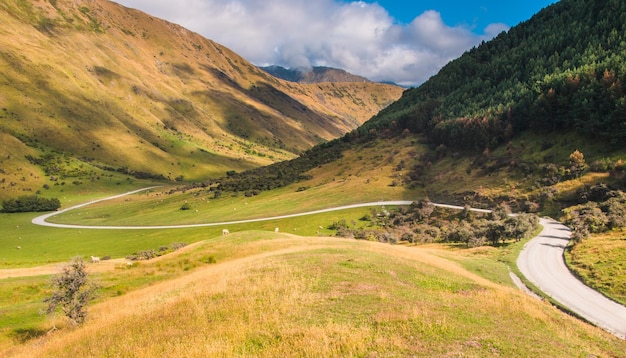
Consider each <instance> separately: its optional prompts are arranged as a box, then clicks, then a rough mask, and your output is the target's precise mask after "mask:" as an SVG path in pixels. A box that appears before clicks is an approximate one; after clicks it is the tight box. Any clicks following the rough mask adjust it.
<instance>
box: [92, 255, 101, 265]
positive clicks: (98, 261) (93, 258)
mask: <svg viewBox="0 0 626 358" xmlns="http://www.w3.org/2000/svg"><path fill="white" fill-rule="evenodd" d="M91 263H92V264H97V263H100V258H99V257H96V256H91Z"/></svg>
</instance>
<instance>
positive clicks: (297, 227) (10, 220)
mask: <svg viewBox="0 0 626 358" xmlns="http://www.w3.org/2000/svg"><path fill="white" fill-rule="evenodd" d="M368 212H369V209H367V208H362V209H353V210H346V211H341V212H331V213H324V214H316V215H311V216H302V217H295V218H289V219H279V220H269V221H263V222H258V223H247V224H236V225H228V226H226V225H220V226H215V227H200V228H185V229H148V230H96V229H61V228H49V227H42V226H36V225H32V224H31V223H30V221H31V220H32V218H33V217H34V216H36V215H37V214H33V213H22V214H0V226H1V227H3V228H5V229H3V235H2V238H0V243H1V245H0V268H15V267H28V266H37V265H42V264H47V263H54V262H62V261H67V260H69V259H70V258H71V257H73V256H83V257H89V256H90V255H94V256H111V257H113V258H117V257H125V256H127V255H129V254H131V253H133V252H137V251H140V250H146V249H156V248H158V247H160V246H162V245H169V244H171V243H172V242H185V243H187V244H190V243H193V242H197V241H202V240H205V239H206V238H208V237H214V236H217V235H221V231H222V229H224V228H228V229H229V230H230V232H231V233H235V232H238V231H248V230H261V231H274V228H276V227H278V228H279V230H280V231H281V232H286V233H292V234H297V235H306V236H314V235H332V234H334V232H333V231H332V230H329V229H328V226H330V225H331V224H332V223H333V222H335V221H338V220H339V219H340V218H341V219H346V220H348V221H351V220H358V219H359V218H360V217H362V216H363V215H365V214H366V213H368ZM319 226H322V227H323V228H322V229H320V228H319ZM18 247H20V249H18Z"/></svg>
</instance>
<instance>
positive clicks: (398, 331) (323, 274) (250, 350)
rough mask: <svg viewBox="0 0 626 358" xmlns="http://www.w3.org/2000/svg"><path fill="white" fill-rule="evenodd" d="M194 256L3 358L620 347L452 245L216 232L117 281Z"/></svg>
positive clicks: (563, 351) (609, 350)
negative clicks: (476, 267)
mask: <svg viewBox="0 0 626 358" xmlns="http://www.w3.org/2000/svg"><path fill="white" fill-rule="evenodd" d="M207 254H210V255H215V256H214V257H215V258H217V262H216V263H212V264H205V265H200V266H198V267H196V268H193V269H191V270H189V271H186V272H185V273H184V274H182V275H180V276H178V277H176V278H172V279H168V280H165V281H161V282H154V283H152V284H150V285H148V286H144V287H142V288H138V289H136V290H132V291H130V292H128V293H126V294H123V295H121V296H119V297H113V298H108V299H106V300H101V301H100V302H99V303H97V304H95V305H93V306H91V307H90V316H89V319H88V321H87V323H86V324H85V325H84V326H82V327H79V328H70V327H67V326H66V325H65V324H64V323H63V320H62V319H61V318H56V319H51V321H49V322H48V323H46V324H47V325H51V324H52V323H53V321H56V324H57V327H59V328H60V329H59V330H57V331H54V332H52V333H50V334H47V335H44V336H42V337H40V338H37V339H34V340H31V341H28V342H26V343H24V344H15V342H14V343H13V344H11V346H10V347H6V348H5V349H4V351H3V355H4V356H12V357H35V356H54V357H76V356H80V357H97V356H129V357H155V356H185V357H207V356H223V357H226V356H240V357H244V356H246V357H249V356H254V357H276V356H284V357H302V356H315V357H336V356H347V357H358V356H429V357H433V356H435V357H456V356H464V357H484V356H502V357H527V356H542V357H575V356H579V357H582V356H584V357H589V356H596V357H619V356H624V352H625V351H626V342H623V341H620V340H618V339H616V338H614V337H613V336H611V335H609V334H607V333H605V332H603V331H601V330H599V329H596V328H594V327H591V326H589V325H587V324H585V323H583V322H581V321H578V320H576V319H574V318H572V317H569V316H567V315H565V314H563V313H562V312H560V311H558V310H557V309H555V308H554V307H552V306H551V305H549V304H548V303H546V302H543V301H538V300H536V299H533V298H530V297H528V296H526V295H525V294H523V293H521V292H520V291H518V290H517V289H514V288H511V287H510V286H503V285H500V284H496V283H494V282H492V281H490V280H487V279H485V278H483V277H480V276H477V275H475V274H473V273H471V272H469V271H467V270H466V269H464V268H463V267H462V266H460V265H459V264H457V263H455V262H454V260H451V259H449V258H450V256H453V257H454V256H455V255H461V256H458V257H457V259H461V258H463V257H462V255H463V254H462V253H460V252H455V251H445V252H444V251H441V249H436V248H432V247H427V248H420V247H405V246H391V245H388V244H381V243H373V242H365V241H356V240H346V239H339V238H328V237H326V238H321V237H308V238H305V237H298V236H292V235H287V234H274V233H267V232H254V231H251V232H244V233H238V234H232V235H230V236H229V237H228V239H224V238H222V237H216V238H215V239H211V240H208V241H206V242H203V243H200V244H198V245H195V246H194V247H193V248H189V249H186V250H185V251H184V252H181V253H179V254H177V255H172V256H171V257H168V258H163V259H161V260H160V261H159V262H154V263H150V262H147V263H145V264H142V265H140V266H137V267H134V268H131V269H129V270H128V275H133V273H132V271H133V270H138V272H144V274H147V273H148V272H152V273H153V274H154V272H155V271H158V270H164V269H166V268H167V267H176V266H177V265H180V264H181V263H183V262H185V261H186V262H193V261H194V260H196V259H197V258H198V257H202V256H205V255H207ZM442 256H446V257H448V258H442ZM463 259H464V260H467V257H465V258H463ZM114 274H117V275H125V272H124V271H119V270H118V272H115V271H114ZM42 329H43V328H42Z"/></svg>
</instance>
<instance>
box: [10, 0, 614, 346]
mask: <svg viewBox="0 0 626 358" xmlns="http://www.w3.org/2000/svg"><path fill="white" fill-rule="evenodd" d="M600 3H602V4H601V5H602V6H599V5H598V4H600ZM598 4H592V3H590V2H585V1H580V0H561V1H559V2H556V3H555V4H554V5H552V6H550V7H548V8H546V9H544V10H542V11H541V12H539V13H538V14H537V15H535V16H534V17H533V18H531V19H529V20H528V21H526V22H522V23H520V24H519V25H518V26H515V27H513V28H511V29H510V30H508V31H505V32H502V33H501V34H499V35H497V36H496V37H494V39H493V40H490V41H487V42H483V43H481V44H480V45H478V46H476V47H474V48H472V49H470V50H468V51H467V52H465V53H464V54H463V55H462V56H460V57H459V58H457V59H455V60H452V61H450V62H449V63H448V64H447V65H445V66H444V67H443V68H442V69H441V70H440V71H439V72H438V73H437V74H436V75H434V76H432V77H431V78H430V79H429V80H428V81H426V82H424V83H423V84H422V85H420V86H418V87H416V88H408V89H405V88H400V87H398V86H395V85H389V84H381V83H373V82H370V81H368V80H366V79H364V78H362V77H359V76H356V75H352V74H350V73H347V72H345V71H343V70H339V69H333V68H327V67H323V66H321V67H313V68H312V70H311V72H307V73H304V72H302V73H296V72H297V71H296V72H293V71H291V72H290V70H286V69H284V68H280V67H278V66H272V67H271V68H270V69H273V70H276V71H279V72H281V73H283V72H288V73H284V75H285V76H286V78H287V79H285V80H283V79H279V78H276V77H273V76H272V75H270V74H269V73H267V72H265V71H263V70H262V68H261V67H257V66H255V65H253V64H252V63H250V62H248V61H247V60H246V59H244V58H243V57H241V56H239V55H238V54H236V53H234V52H233V51H231V50H229V49H228V48H226V47H224V46H222V45H220V44H218V43H216V42H214V41H211V40H209V39H205V38H203V37H202V36H200V35H199V34H197V33H194V32H191V31H189V30H187V29H184V28H182V27H180V26H178V25H176V24H172V23H169V22H167V21H164V20H161V19H158V18H155V17H153V16H150V15H148V14H145V13H142V12H140V11H137V10H133V9H129V8H125V7H123V6H120V5H118V4H116V3H114V2H110V1H105V0H89V1H71V0H33V1H22V0H7V1H5V2H3V3H1V4H0V31H1V32H2V34H3V35H2V36H0V45H1V46H0V48H1V50H0V90H1V91H0V204H1V205H2V209H3V211H2V212H0V244H1V245H0V356H7V357H38V356H42V357H44V356H45V357H47V356H55V357H70V356H72V357H77V356H79V357H82V356H126V355H129V354H130V355H136V356H189V357H206V356H255V357H276V356H372V357H374V356H446V357H450V356H470V357H474V356H475V357H483V356H505V357H521V356H523V357H527V356H540V357H543V356H550V357H571V356H589V357H591V356H593V357H623V356H624V352H626V341H625V340H624V339H623V338H624V337H623V335H622V333H621V331H620V332H616V331H618V330H619V329H621V328H619V329H615V328H614V326H613V328H609V331H610V332H606V331H604V330H603V329H601V328H598V327H596V325H598V326H600V327H604V328H606V325H604V324H601V323H600V322H597V321H595V320H594V318H589V317H587V316H585V314H584V313H580V310H579V308H580V307H576V308H571V310H570V309H568V308H567V307H566V306H567V305H568V304H569V303H568V302H564V301H567V299H569V298H570V297H569V296H577V295H578V294H576V293H570V294H566V295H565V296H568V297H566V298H567V299H565V300H564V299H563V298H562V297H559V295H558V294H556V295H555V294H554V292H552V291H551V290H550V288H548V287H544V286H545V285H546V284H545V283H544V282H543V281H541V280H537V276H541V275H542V273H543V271H542V270H544V271H546V270H552V269H551V268H543V269H540V270H539V272H537V269H538V268H540V267H543V266H540V264H538V263H537V261H535V260H536V259H537V257H536V256H538V255H539V254H537V255H535V254H533V255H534V257H533V258H529V257H528V256H529V255H530V254H529V252H531V251H532V252H536V250H539V251H541V254H548V255H549V254H550V253H552V254H554V250H551V249H555V250H556V249H558V250H559V251H558V253H557V254H556V255H555V256H558V257H557V258H562V257H565V259H564V260H565V261H564V262H561V261H559V265H560V264H562V267H561V266H559V270H561V271H571V272H573V273H574V274H575V275H576V276H577V277H578V278H579V279H580V280H582V282H584V285H582V284H580V283H579V282H578V281H576V282H577V284H580V285H581V287H583V288H584V289H588V287H587V286H589V287H593V288H594V289H597V290H598V291H600V292H601V294H602V295H605V296H607V297H608V298H609V299H612V300H614V301H617V302H621V304H624V300H625V298H624V297H626V286H625V285H624V277H626V276H625V275H624V255H623V254H622V252H623V249H624V244H623V242H624V239H623V236H624V230H626V220H625V219H624V218H625V217H626V164H625V163H626V148H625V147H624V145H623V139H624V138H625V134H624V133H626V131H625V130H624V118H625V117H624V113H626V112H625V109H626V107H625V105H624V103H626V102H625V98H626V95H625V94H626V87H625V84H626V70H624V68H626V67H624V66H625V65H624V63H625V61H624V58H626V57H624V56H622V55H623V54H624V53H625V52H624V51H625V46H626V45H625V44H626V39H624V37H625V35H624V34H626V32H625V31H624V29H625V26H626V25H624V24H626V22H624V21H622V18H623V14H624V13H626V6H625V5H623V4H621V3H619V2H616V1H610V0H606V1H601V2H598ZM572 19H575V21H574V20H572ZM599 19H601V20H599ZM591 29H593V30H594V31H591ZM266 69H267V68H266ZM294 76H295V77H294ZM292 81H293V82H292ZM37 200H39V201H37ZM33 203H36V204H33ZM37 203H38V204H37ZM42 203H43V204H42ZM39 204H41V206H40V205H39ZM46 205H57V206H58V209H57V210H55V211H43V212H36V211H40V209H41V207H45V208H48V209H46V210H51V209H49V207H48V206H46ZM511 214H514V215H511ZM540 218H541V219H540ZM548 218H550V219H548ZM556 221H559V222H561V223H562V224H563V225H566V227H565V226H559V228H560V229H559V231H558V233H556V234H555V233H554V232H552V233H550V232H549V230H548V234H546V235H540V232H541V230H542V229H550V227H551V225H552V223H555V222H556ZM539 223H541V224H542V225H543V227H540V226H538V225H539ZM555 225H556V224H555ZM559 225H561V224H559ZM544 233H545V232H544ZM570 234H571V240H570ZM538 235H539V236H538ZM535 236H537V237H538V238H539V239H540V238H542V237H543V238H544V239H546V238H547V240H548V241H544V242H541V243H539V244H537V242H538V241H535V240H533V241H530V240H531V238H532V237H535ZM555 240H558V242H557V243H555ZM563 250H564V254H562V251H563ZM77 257H78V258H81V259H83V260H85V261H88V262H87V263H86V267H87V272H88V278H89V280H90V281H93V282H94V283H96V284H97V286H98V289H97V291H96V292H97V296H96V297H95V300H93V301H92V302H89V305H88V306H87V310H88V316H87V320H86V321H85V322H84V323H83V324H80V325H74V324H73V323H72V321H71V320H69V319H67V318H66V317H65V316H64V315H63V312H62V311H61V310H56V311H55V312H54V313H52V314H48V315H43V314H42V312H43V311H44V310H45V307H44V306H45V305H44V299H46V298H47V297H50V295H51V293H52V288H51V285H50V282H51V278H52V277H54V274H55V273H58V272H59V271H60V269H61V267H62V265H64V264H65V263H67V262H68V261H69V260H71V259H72V258H77ZM90 257H98V260H94V261H98V262H91V261H90ZM555 260H556V259H554V258H553V259H552V261H554V262H556V261H555ZM550 267H552V266H550ZM511 274H515V275H517V276H519V277H520V278H521V279H522V281H523V282H524V283H525V284H526V285H527V286H529V287H530V288H531V289H532V290H533V291H535V293H537V294H540V295H541V299H539V300H538V299H536V298H533V297H531V296H529V295H527V294H526V293H524V292H522V291H521V290H520V289H519V288H518V287H517V286H516V284H515V283H514V282H513V280H512V278H511ZM546 276H547V275H546ZM553 281H555V282H556V283H554V282H553V283H551V284H550V285H557V284H558V283H559V281H560V280H559V278H555V279H553ZM541 291H545V292H546V293H547V294H545V293H542V292H541ZM593 292H595V291H593ZM595 294H597V295H600V294H599V293H597V292H595V293H594V295H595ZM549 296H552V298H551V297H549ZM603 299H604V297H603ZM557 301H559V302H561V303H559V302H557ZM574 301H576V299H574ZM603 302H604V301H603ZM576 305H578V306H581V305H582V306H585V305H586V302H585V301H584V300H583V302H582V303H580V302H576V303H575V306H576ZM600 306H608V304H605V303H600ZM618 307H623V306H618ZM613 311H614V312H616V309H614V310H613ZM577 312H578V313H577ZM578 315H580V316H583V317H584V318H585V319H579V318H578ZM590 322H591V323H590ZM618 325H619V322H618ZM615 333H617V336H616V335H615ZM130 352H132V353H130Z"/></svg>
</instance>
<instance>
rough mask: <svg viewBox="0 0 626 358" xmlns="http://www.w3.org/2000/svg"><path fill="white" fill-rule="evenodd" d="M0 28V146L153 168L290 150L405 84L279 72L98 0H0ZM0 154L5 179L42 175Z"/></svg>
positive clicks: (345, 127) (254, 161)
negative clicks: (298, 80)
mask: <svg viewBox="0 0 626 358" xmlns="http://www.w3.org/2000/svg"><path fill="white" fill-rule="evenodd" d="M0 33H2V36H0V49H1V50H0V93H1V94H0V120H1V125H0V133H1V134H2V136H4V137H5V138H7V140H6V141H5V140H3V141H2V150H3V152H5V153H16V154H17V153H29V154H30V155H31V156H32V157H34V158H43V157H44V156H45V155H46V154H47V153H50V152H60V153H65V154H67V155H71V156H74V157H77V158H82V159H83V160H84V161H87V162H91V161H93V162H94V163H100V164H99V165H100V166H108V167H112V168H116V169H120V168H121V170H127V171H135V172H145V173H150V174H151V175H154V176H163V177H169V178H174V177H179V176H184V177H185V178H189V179H200V178H206V177H207V176H216V175H219V174H222V173H224V172H226V171H228V170H233V169H234V170H241V169H246V168H252V167H257V166H259V165H266V164H270V163H272V162H275V161H278V160H284V159H287V158H292V157H293V156H294V154H295V153H298V152H300V151H302V150H305V149H307V148H310V147H311V146H313V145H315V144H317V143H320V142H322V141H326V140H330V139H333V138H336V137H338V136H340V135H342V134H343V133H345V132H346V131H349V130H351V129H353V128H355V127H357V126H358V125H359V124H361V123H362V122H363V121H365V120H366V119H368V118H370V117H371V116H372V115H374V114H375V113H377V112H378V111H379V110H380V109H381V108H383V107H384V106H386V105H388V104H389V103H391V102H392V101H393V100H395V99H396V98H398V97H399V96H400V93H401V91H402V89H400V88H398V87H394V86H385V85H380V84H373V83H362V84H318V85H300V84H294V83H288V82H284V81H280V80H278V79H275V78H273V77H271V76H269V75H267V74H266V73H265V72H263V71H261V70H259V69H258V68H257V67H255V66H253V65H252V64H250V63H248V62H247V61H246V60H244V59H243V58H241V57H240V56H238V55H236V54H235V53H233V52H232V51H230V50H229V49H227V48H225V47H223V46H220V45H219V44H216V43H214V42H212V41H210V40H207V39H204V38H202V37H201V36H199V35H198V34H195V33H192V32H190V31H188V30H186V29H184V28H182V27H180V26H178V25H174V24H171V23H168V22H166V21H163V20H160V19H156V18H153V17H151V16H148V15H146V14H144V13H141V12H139V11H136V10H131V9H127V8H125V7H122V6H120V5H117V4H115V3H112V2H109V1H104V0H92V1H84V2H75V1H70V0H56V1H43V0H40V1H34V2H27V1H18V0H8V1H4V2H2V3H1V4H0ZM2 160H3V162H2V163H0V165H2V170H3V172H0V175H1V176H3V180H4V181H6V182H7V184H8V182H9V181H10V182H14V183H17V185H15V188H21V189H24V188H25V187H26V188H28V187H29V186H30V187H31V188H37V187H40V186H41V184H42V183H43V182H44V181H43V179H42V178H41V177H43V173H42V172H41V171H39V172H37V171H32V170H30V169H29V173H30V175H25V176H24V175H22V174H23V173H22V174H20V173H18V172H16V171H15V170H13V169H12V168H16V167H28V166H29V165H31V163H29V162H27V161H26V160H25V159H23V155H22V154H19V155H17V156H16V157H11V158H8V157H7V156H4V157H3V159H2ZM9 161H11V162H9ZM18 177H25V179H26V180H25V181H22V180H14V179H15V178H18ZM36 177H40V178H39V179H36ZM29 182H30V184H29ZM3 184H4V183H3ZM3 189H4V190H6V191H7V192H8V193H10V192H11V190H12V189H11V187H10V186H9V185H3ZM21 189H16V190H18V191H19V190H21ZM4 190H3V191H4ZM8 195H11V194H8Z"/></svg>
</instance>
